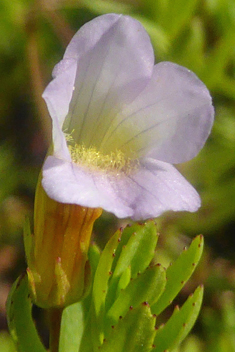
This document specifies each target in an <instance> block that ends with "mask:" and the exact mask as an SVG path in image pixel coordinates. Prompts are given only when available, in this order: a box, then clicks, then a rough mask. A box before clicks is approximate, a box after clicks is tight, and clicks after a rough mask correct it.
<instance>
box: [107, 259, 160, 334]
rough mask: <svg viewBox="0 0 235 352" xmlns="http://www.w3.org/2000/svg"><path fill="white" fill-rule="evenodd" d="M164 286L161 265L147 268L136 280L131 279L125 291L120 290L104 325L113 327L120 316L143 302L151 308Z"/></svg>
mask: <svg viewBox="0 0 235 352" xmlns="http://www.w3.org/2000/svg"><path fill="white" fill-rule="evenodd" d="M165 284H166V274H165V270H164V269H163V268H162V267H161V265H155V266H152V267H149V268H147V269H146V270H145V271H144V272H143V273H142V274H140V275H139V276H138V277H137V278H135V279H133V280H132V281H131V282H130V283H129V285H128V286H127V287H126V289H125V290H122V291H121V292H120V294H119V296H118V298H117V299H116V301H115V302H114V304H113V305H112V307H111V308H110V309H109V311H108V312H107V317H106V324H107V325H108V327H111V326H112V325H115V324H116V323H117V322H118V319H119V317H120V316H122V317H124V316H125V315H126V313H127V312H128V310H129V308H130V306H132V307H133V308H136V307H137V306H138V305H140V304H141V303H143V302H148V303H149V305H150V306H151V305H152V304H153V303H154V302H156V301H157V299H158V297H159V296H160V295H161V293H162V291H163V290H164V287H165Z"/></svg>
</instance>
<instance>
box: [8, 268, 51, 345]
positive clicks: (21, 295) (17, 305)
mask: <svg viewBox="0 0 235 352" xmlns="http://www.w3.org/2000/svg"><path fill="white" fill-rule="evenodd" d="M31 310H32V303H31V300H30V297H29V290H28V279H27V276H26V275H24V276H21V277H19V278H18V279H17V280H16V282H15V283H14V284H13V286H12V289H11V292H10V294H9V296H8V300H7V319H8V326H9V330H10V333H11V336H12V338H13V340H14V342H15V344H16V346H17V351H19V352H32V351H34V352H46V349H45V348H44V346H43V344H42V343H41V340H40V338H39V336H38V333H37V330H36V327H35V325H34V322H33V319H32V315H31Z"/></svg>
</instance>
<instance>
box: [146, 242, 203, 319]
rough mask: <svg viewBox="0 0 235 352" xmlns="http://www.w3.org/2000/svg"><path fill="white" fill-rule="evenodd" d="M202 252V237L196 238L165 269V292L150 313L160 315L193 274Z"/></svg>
mask: <svg viewBox="0 0 235 352" xmlns="http://www.w3.org/2000/svg"><path fill="white" fill-rule="evenodd" d="M202 251H203V236H197V237H195V239H194V240H193V241H192V243H191V245H190V247H189V249H188V250H185V251H183V252H182V253H181V255H180V256H179V258H178V259H177V260H176V261H175V262H174V263H173V264H172V265H171V266H169V267H168V268H167V271H166V277H167V283H166V287H165V291H164V292H163V294H162V295H161V297H160V298H159V300H158V301H157V302H156V303H155V304H154V305H153V306H152V307H151V309H152V312H153V313H154V314H156V315H158V314H160V313H161V312H162V311H163V310H164V309H165V308H166V307H167V306H168V305H169V304H171V302H172V301H173V299H174V298H175V297H176V295H177V294H178V293H179V291H180V290H181V289H182V287H183V286H184V284H185V283H186V282H187V280H188V279H189V278H190V276H191V275H192V273H193V272H194V270H195V268H196V266H197V264H198V262H199V260H200V258H201V255H202Z"/></svg>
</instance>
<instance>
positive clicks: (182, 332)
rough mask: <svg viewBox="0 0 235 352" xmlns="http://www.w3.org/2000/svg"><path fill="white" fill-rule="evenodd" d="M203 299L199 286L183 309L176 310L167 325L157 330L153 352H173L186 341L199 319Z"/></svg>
mask: <svg viewBox="0 0 235 352" xmlns="http://www.w3.org/2000/svg"><path fill="white" fill-rule="evenodd" d="M202 297H203V287H202V286H199V287H198V288H197V289H196V291H195V292H194V294H193V295H190V296H189V298H188V299H187V301H186V302H185V303H184V305H183V307H182V308H181V309H179V308H178V307H176V308H175V310H174V313H173V314H172V316H171V317H170V319H169V320H168V321H167V323H166V324H165V325H164V326H162V327H160V328H159V329H158V330H157V332H156V335H155V339H154V345H155V348H154V349H153V352H164V351H168V350H169V351H171V350H172V349H173V348H175V347H177V345H179V344H180V343H181V342H182V341H183V339H185V337H186V336H187V335H188V333H189V331H190V330H191V329H192V327H193V325H194V323H195V321H196V319H197V316H198V313H199V311H200V308H201V303H202Z"/></svg>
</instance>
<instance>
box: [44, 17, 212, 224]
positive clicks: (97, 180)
mask: <svg viewBox="0 0 235 352" xmlns="http://www.w3.org/2000/svg"><path fill="white" fill-rule="evenodd" d="M53 78H54V79H53V80H52V82H51V83H50V84H49V85H48V86H47V88H46V90H45V92H44V94H43V97H44V99H45V100H46V103H47V106H48V109H49V112H50V115H51V117H52V121H53V147H54V150H53V154H52V155H51V156H48V157H47V159H46V161H45V164H44V167H43V181H42V184H43V187H44V189H45V190H46V192H47V194H48V195H49V196H50V197H51V198H53V199H55V200H56V201H58V202H62V203H72V204H79V205H82V206H86V207H91V208H97V207H101V208H103V209H105V210H106V211H108V212H112V213H114V214H115V215H116V216H117V217H120V218H124V217H131V218H132V219H134V220H139V219H147V218H150V217H156V216H158V215H160V214H161V213H162V212H164V211H166V210H174V211H178V210H187V211H191V212H193V211H196V210H197V209H198V207H199V206H200V198H199V196H198V194H197V192H196V191H195V190H194V188H193V187H192V186H191V185H190V184H189V183H188V182H187V181H186V180H185V178H184V177H183V176H182V175H181V174H180V173H179V172H178V171H177V170H176V169H175V168H174V166H172V165H171V164H177V163H181V162H184V161H187V160H189V159H191V158H193V157H194V156H195V155H197V153H198V152H199V150H200V149H201V148H202V146H203V145H204V143H205V141H206V139H207V137H208V135H209V133H210V130H211V126H212V123H213V115H214V110H213V107H212V102H211V97H210V94H209V92H208V90H207V88H206V87H205V85H204V84H203V83H202V82H201V81H200V80H199V79H198V78H197V77H196V76H195V74H193V73H192V72H190V71H189V70H187V69H185V68H183V67H181V66H178V65H176V64H173V63H170V62H162V63H159V64H157V65H154V55H153V49H152V46H151V43H150V39H149V36H148V34H147V33H146V31H145V30H144V28H143V27H142V25H141V24H140V23H139V22H138V21H136V20H134V19H132V18H131V17H129V16H122V15H116V14H108V15H103V16H100V17H97V18H96V19H94V20H92V21H91V22H89V23H87V24H85V25H84V26H83V27H82V28H81V29H80V30H79V31H78V32H77V33H76V34H75V36H74V37H73V39H72V41H71V42H70V44H69V45H68V47H67V49H66V52H65V55H64V58H63V60H62V61H61V62H60V63H59V64H58V65H56V67H55V69H54V71H53Z"/></svg>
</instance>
